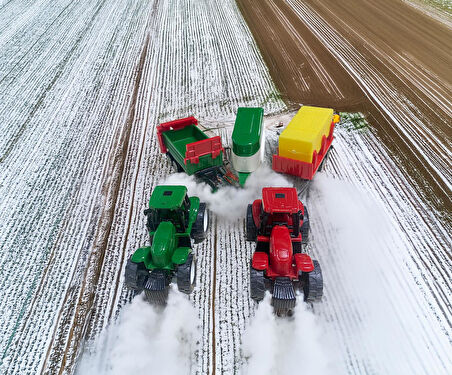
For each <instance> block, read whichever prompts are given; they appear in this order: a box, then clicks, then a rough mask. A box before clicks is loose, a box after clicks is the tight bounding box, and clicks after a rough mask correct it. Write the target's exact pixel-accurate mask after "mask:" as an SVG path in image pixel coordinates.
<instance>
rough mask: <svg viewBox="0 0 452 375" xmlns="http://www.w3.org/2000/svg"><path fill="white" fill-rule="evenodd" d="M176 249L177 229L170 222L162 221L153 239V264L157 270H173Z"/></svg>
mask: <svg viewBox="0 0 452 375" xmlns="http://www.w3.org/2000/svg"><path fill="white" fill-rule="evenodd" d="M175 248H176V228H175V227H174V225H173V224H172V223H171V222H169V221H162V222H161V223H160V224H159V225H158V227H157V230H156V231H155V234H154V236H153V239H152V246H151V255H152V263H153V265H154V266H155V267H157V268H171V264H172V262H171V257H172V255H173V252H174V249H175Z"/></svg>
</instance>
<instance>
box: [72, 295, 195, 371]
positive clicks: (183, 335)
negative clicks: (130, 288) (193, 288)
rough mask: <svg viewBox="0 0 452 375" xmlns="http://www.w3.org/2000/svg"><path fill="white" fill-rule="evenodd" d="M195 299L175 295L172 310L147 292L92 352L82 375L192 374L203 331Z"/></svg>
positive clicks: (84, 361)
mask: <svg viewBox="0 0 452 375" xmlns="http://www.w3.org/2000/svg"><path fill="white" fill-rule="evenodd" d="M198 326H199V320H198V317H197V314H196V310H195V309H194V307H193V306H192V305H191V303H190V301H189V300H188V299H187V298H186V297H185V296H184V295H182V294H181V293H177V292H173V291H171V292H170V294H169V298H168V305H167V306H166V308H164V309H163V308H160V307H154V306H152V305H150V304H149V303H148V302H146V301H145V299H144V297H142V294H141V295H139V296H137V297H135V298H134V299H133V301H132V303H131V304H129V305H127V306H125V307H124V308H123V309H122V311H121V314H120V317H119V319H118V320H117V322H115V323H114V324H113V325H111V326H110V327H108V328H107V329H106V330H105V331H104V332H103V333H102V334H101V335H100V336H99V338H98V339H97V340H96V341H95V342H94V344H93V345H92V346H91V347H90V348H88V349H87V350H86V352H85V355H84V357H83V358H82V360H81V362H80V365H79V368H78V370H77V371H76V373H77V375H91V374H92V375H94V374H95V375H107V374H108V375H116V374H117V375H124V374H149V373H152V374H175V375H180V374H189V373H190V372H191V365H192V357H193V354H194V351H195V350H196V345H197V344H196V343H197V342H199V340H200V337H201V333H200V332H199V330H198Z"/></svg>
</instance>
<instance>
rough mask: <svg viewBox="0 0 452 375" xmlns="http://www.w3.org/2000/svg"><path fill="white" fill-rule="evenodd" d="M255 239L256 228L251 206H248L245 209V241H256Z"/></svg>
mask: <svg viewBox="0 0 452 375" xmlns="http://www.w3.org/2000/svg"><path fill="white" fill-rule="evenodd" d="M256 239H257V227H256V224H255V223H254V218H253V205H252V204H249V205H248V208H247V209H246V240H247V241H256Z"/></svg>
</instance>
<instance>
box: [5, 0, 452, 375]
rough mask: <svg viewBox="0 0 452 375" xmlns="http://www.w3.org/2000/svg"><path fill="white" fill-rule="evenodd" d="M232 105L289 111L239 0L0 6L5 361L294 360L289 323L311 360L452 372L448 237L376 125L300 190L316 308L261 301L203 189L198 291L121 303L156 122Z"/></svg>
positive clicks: (221, 123)
mask: <svg viewBox="0 0 452 375" xmlns="http://www.w3.org/2000/svg"><path fill="white" fill-rule="evenodd" d="M63 36H64V37H63ZM239 105H248V106H253V105H254V106H256V105H259V106H263V107H264V109H265V112H266V114H268V115H272V114H273V116H270V117H268V119H267V120H266V121H267V126H268V127H269V134H272V129H273V130H274V127H275V124H277V123H278V122H279V121H283V122H284V123H287V119H289V118H290V115H291V114H290V113H289V114H285V115H283V116H280V115H274V114H279V113H280V112H282V111H284V110H285V109H286V107H285V105H284V103H283V102H282V101H280V100H279V99H278V95H277V93H276V90H275V88H274V86H273V84H272V82H271V80H270V78H269V75H268V72H267V69H266V67H265V65H264V63H263V61H262V59H261V57H260V55H259V52H258V50H257V48H256V46H255V44H254V41H253V39H252V37H251V35H250V33H249V31H248V28H247V27H246V25H245V23H244V21H243V19H242V17H241V16H240V13H239V12H238V9H237V7H236V5H235V3H234V1H232V0H228V1H224V0H223V1H221V0H215V1H212V0H210V1H207V0H203V1H201V0H198V1H194V0H192V1H183V0H178V1H173V2H171V4H169V2H158V1H143V2H128V1H124V0H103V1H100V0H99V1H93V2H91V3H89V4H85V3H84V4H82V3H80V2H71V1H69V0H67V1H63V0H60V1H45V0H41V1H36V2H20V1H15V0H12V1H9V2H1V3H0V119H1V121H0V131H1V133H0V134H2V136H1V137H0V246H1V252H0V276H1V279H0V280H1V281H0V283H1V284H0V301H1V305H0V332H1V334H0V353H1V357H0V358H1V359H0V373H2V374H35V373H49V374H55V373H59V374H70V373H73V372H74V370H75V368H76V365H77V362H80V363H81V364H80V366H79V367H78V373H80V374H86V373H96V374H104V373H105V374H109V373H121V374H123V373H125V372H130V371H132V370H134V371H135V373H136V374H141V373H143V374H145V373H147V370H148V369H149V367H150V366H151V365H152V364H155V363H157V364H158V366H162V367H158V368H161V369H162V370H161V371H166V373H171V372H173V373H178V374H179V373H181V371H184V370H186V372H187V373H198V374H204V373H212V372H218V373H224V374H233V373H238V372H242V371H243V372H246V371H248V373H253V369H260V370H261V372H263V373H266V372H267V373H270V372H272V368H275V366H276V367H278V368H279V370H280V371H284V369H285V370H286V371H291V370H293V369H294V367H292V366H295V365H297V363H294V362H293V361H291V360H290V358H288V357H287V355H288V354H290V353H294V352H293V351H291V350H288V351H287V352H282V350H283V349H284V348H288V346H287V341H285V339H286V336H287V339H290V340H292V343H293V345H299V346H300V348H306V350H308V352H307V353H311V354H312V356H307V358H306V360H307V361H308V362H307V365H306V366H313V365H315V364H314V363H312V362H309V361H310V360H312V359H315V360H317V359H319V360H326V361H327V363H325V364H324V365H323V367H322V371H323V372H322V373H334V374H340V373H344V374H346V373H348V374H366V373H377V374H394V373H397V374H424V373H425V374H432V373H434V374H448V373H450V372H451V371H452V364H451V359H450V358H451V356H450V352H451V345H450V336H451V333H452V332H451V324H450V320H449V319H450V316H451V311H450V310H451V306H450V302H449V300H450V277H451V262H450V257H449V256H448V255H447V254H448V251H450V245H451V243H452V241H451V233H450V231H449V230H448V229H447V228H443V227H442V226H441V225H440V223H439V222H437V221H436V220H435V219H434V215H429V212H428V211H427V212H426V213H425V214H423V215H421V214H420V212H422V210H419V207H422V206H423V201H422V198H421V197H418V196H416V195H415V194H414V193H413V191H414V190H413V189H411V187H410V181H406V180H405V179H404V178H403V177H402V175H401V174H400V173H398V170H397V165H396V163H395V162H392V161H391V160H388V158H387V157H386V153H385V150H384V149H383V148H382V147H381V145H380V144H379V143H378V140H377V139H376V138H375V137H374V136H373V135H372V133H371V132H370V131H354V130H349V129H348V128H347V127H343V128H339V129H338V132H337V139H336V141H335V148H334V150H333V152H331V157H330V159H329V161H328V163H326V166H325V171H324V173H323V174H322V175H319V176H318V179H317V181H316V182H315V183H314V184H313V186H312V189H311V191H310V194H309V196H308V197H306V202H307V204H308V206H309V207H310V213H311V216H312V220H311V221H312V249H311V250H312V253H313V254H314V255H315V257H317V258H318V259H319V260H320V262H321V265H322V267H323V272H324V277H325V298H324V301H323V302H322V303H321V304H316V305H315V306H314V307H313V308H312V307H310V306H303V305H300V306H299V308H298V309H299V311H298V314H297V316H298V317H295V318H294V319H295V320H293V321H289V322H280V321H279V320H275V319H274V318H272V317H271V314H270V311H269V309H268V303H267V304H266V303H265V302H263V303H262V304H261V306H260V307H259V308H258V309H257V306H256V304H255V303H254V302H252V301H251V300H250V299H249V294H248V293H249V292H248V263H247V262H248V261H249V258H250V255H251V253H252V247H251V246H250V244H248V243H245V241H244V237H243V220H242V219H241V218H240V217H241V216H242V215H241V214H240V212H239V210H238V209H237V211H234V212H233V214H232V215H231V214H229V213H228V212H227V211H225V208H224V206H225V205H224V203H225V201H223V202H219V201H218V200H216V198H215V197H212V196H210V195H209V193H208V192H206V191H203V192H201V193H202V194H203V197H207V198H208V199H209V203H210V205H211V208H212V209H213V210H214V211H215V212H216V213H217V214H218V215H217V217H216V218H215V219H214V220H213V221H212V226H211V231H210V236H209V238H208V239H207V241H205V242H204V243H202V244H200V245H198V246H196V248H195V251H196V253H197V254H198V259H199V263H198V265H199V266H200V270H199V273H198V279H197V288H196V290H195V292H194V294H193V295H192V296H190V301H191V303H192V304H191V303H187V300H186V299H184V298H183V296H180V295H178V294H177V293H174V294H172V295H171V297H170V306H169V307H168V310H167V311H165V312H159V311H154V310H153V308H152V307H150V306H148V305H146V304H144V303H143V301H141V299H140V298H139V297H138V298H136V299H134V300H133V302H132V303H131V304H129V302H130V300H131V297H132V295H131V293H130V292H128V291H127V290H126V289H125V288H124V287H123V272H124V271H123V268H124V265H125V261H126V260H127V257H128V256H129V254H131V253H132V252H133V251H134V250H135V249H136V248H137V247H139V246H140V245H143V244H145V243H146V241H147V234H146V231H145V226H144V215H143V213H142V211H143V209H144V208H145V206H146V204H147V200H148V198H149V195H150V192H151V191H152V188H153V187H154V186H155V185H156V184H157V183H158V182H159V181H162V180H164V179H166V178H167V177H168V176H169V175H170V174H171V173H172V172H173V171H172V170H171V169H170V166H169V165H168V163H167V162H166V159H165V158H164V157H163V156H162V155H160V153H159V150H158V147H157V142H156V139H155V125H156V124H157V123H159V122H162V121H166V120H169V119H173V118H177V117H182V116H186V115H191V114H194V115H195V116H196V117H198V118H199V119H200V120H201V125H202V126H204V127H205V128H211V129H214V128H220V129H219V130H212V132H215V131H217V132H219V133H220V134H222V135H226V134H228V133H230V125H231V124H232V123H233V119H234V114H235V110H236V108H237V107H238V106H239ZM273 134H274V132H273ZM224 138H225V139H228V137H226V136H225V137H224ZM272 140H274V138H271V137H270V144H269V146H274V142H273V143H272ZM438 166H441V163H440V161H438ZM265 175H266V176H268V174H265ZM270 177H272V175H270ZM172 178H181V177H177V176H176V177H172ZM267 178H268V177H267ZM278 178H281V179H282V177H278ZM262 181H267V180H264V177H263V176H262V179H261V181H260V182H261V183H262ZM290 182H291V181H289V182H287V181H284V180H283V179H282V180H273V183H278V184H279V183H290ZM258 184H259V182H257V183H256V184H255V185H254V188H253V189H250V190H248V191H247V192H245V193H240V194H241V195H239V196H234V198H237V199H239V198H240V199H241V201H246V200H251V199H253V198H255V197H257V195H258V190H259V189H257V188H256V186H258ZM192 189H198V190H197V191H198V192H199V187H198V186H192ZM413 194H414V196H413ZM226 196H227V195H226ZM229 197H230V195H229ZM234 207H235V206H234ZM231 210H232V209H231ZM244 211H245V209H244V208H243V213H244ZM343 216H345V217H346V218H348V220H343V219H342V218H343ZM192 306H194V307H192ZM118 317H119V318H118ZM115 318H118V320H117V323H115V324H113V323H112V322H113V321H114V320H115ZM174 321H176V322H177V324H176V325H173V324H172V323H174ZM252 322H254V323H252ZM258 322H260V323H262V324H257V323H258ZM110 323H112V324H111V325H109V324H110ZM250 324H251V326H250ZM141 327H144V328H145V330H146V331H145V332H143V331H141ZM167 330H168V331H169V336H171V337H172V338H173V340H171V339H170V338H169V337H168V336H167V335H166V332H167ZM289 333H292V335H290V334H289ZM243 337H245V341H244V343H242V338H243ZM307 338H308V339H309V340H310V342H312V347H311V346H306V345H308V344H307V343H306V341H304V340H306V339H307ZM267 339H268V340H269V344H270V343H273V345H277V347H278V350H279V351H278V350H276V353H279V354H281V355H282V358H283V359H281V358H277V359H276V358H275V357H274V353H275V352H274V351H272V350H269V347H268V346H267V345H263V343H265V341H266V340H267ZM281 342H282V343H283V344H284V345H279V344H280V343H281ZM83 349H86V350H88V349H90V350H91V354H90V353H86V354H85V356H84V357H83V359H82V360H81V361H78V360H79V357H80V356H79V354H80V353H81V351H82V350H83ZM270 349H271V348H270ZM168 352H172V353H173V352H174V353H177V355H180V356H181V359H180V361H179V362H177V363H169V364H168V363H167V362H166V361H167V360H171V358H173V357H172V356H169V355H168ZM137 356H139V358H137ZM112 358H113V360H112V361H110V359H112ZM259 358H261V359H262V358H264V359H267V361H263V362H261V361H260V360H259ZM284 358H286V359H287V363H284V364H282V362H281V360H284ZM275 361H276V362H275ZM278 361H279V362H278ZM165 363H166V364H167V365H168V367H165ZM262 366H264V367H262ZM284 366H286V367H284ZM308 368H309V367H308ZM394 368H396V369H397V371H396V372H394ZM314 369H315V367H314ZM275 373H276V372H275ZM283 373H284V372H283ZM285 373H287V372H285Z"/></svg>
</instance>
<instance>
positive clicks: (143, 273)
mask: <svg viewBox="0 0 452 375" xmlns="http://www.w3.org/2000/svg"><path fill="white" fill-rule="evenodd" d="M148 277H149V271H148V270H147V269H146V267H145V265H144V263H142V262H141V263H135V262H132V260H131V259H130V258H129V260H127V264H126V272H125V281H124V282H125V284H126V286H127V287H128V288H130V289H132V290H136V291H138V292H141V291H142V290H143V289H144V285H145V283H146V281H147V279H148Z"/></svg>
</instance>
